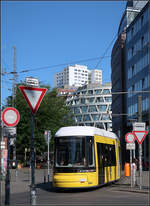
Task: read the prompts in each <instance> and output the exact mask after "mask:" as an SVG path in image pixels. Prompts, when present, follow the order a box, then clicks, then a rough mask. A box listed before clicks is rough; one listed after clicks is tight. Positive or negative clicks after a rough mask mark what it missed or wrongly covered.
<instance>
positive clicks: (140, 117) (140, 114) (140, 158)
mask: <svg viewBox="0 0 150 206" xmlns="http://www.w3.org/2000/svg"><path fill="white" fill-rule="evenodd" d="M141 105H142V96H138V122H142V113H141ZM139 172H140V174H139V175H140V190H141V189H142V144H139Z"/></svg>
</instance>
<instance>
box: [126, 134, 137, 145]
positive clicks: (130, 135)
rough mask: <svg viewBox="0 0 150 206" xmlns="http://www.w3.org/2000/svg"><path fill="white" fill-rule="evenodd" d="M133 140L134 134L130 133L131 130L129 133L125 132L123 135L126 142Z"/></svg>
mask: <svg viewBox="0 0 150 206" xmlns="http://www.w3.org/2000/svg"><path fill="white" fill-rule="evenodd" d="M134 140H135V136H134V134H132V133H131V132H130V133H127V134H126V135H125V141H126V142H127V143H133V142H134Z"/></svg>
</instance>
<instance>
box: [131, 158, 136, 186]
mask: <svg viewBox="0 0 150 206" xmlns="http://www.w3.org/2000/svg"><path fill="white" fill-rule="evenodd" d="M132 171H133V172H132V174H133V186H134V187H135V186H136V185H137V180H136V171H137V159H136V158H134V160H133V163H132Z"/></svg>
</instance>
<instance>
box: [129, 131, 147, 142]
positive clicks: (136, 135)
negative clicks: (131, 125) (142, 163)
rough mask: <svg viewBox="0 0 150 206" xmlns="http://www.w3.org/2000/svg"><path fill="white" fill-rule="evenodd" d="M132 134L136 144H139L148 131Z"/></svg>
mask: <svg viewBox="0 0 150 206" xmlns="http://www.w3.org/2000/svg"><path fill="white" fill-rule="evenodd" d="M132 133H133V134H134V136H135V138H136V140H137V141H138V143H139V144H141V143H142V142H143V140H144V138H145V137H146V135H147V134H148V131H133V132H132Z"/></svg>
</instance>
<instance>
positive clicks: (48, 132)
mask: <svg viewBox="0 0 150 206" xmlns="http://www.w3.org/2000/svg"><path fill="white" fill-rule="evenodd" d="M44 137H45V140H46V142H47V147H48V153H47V165H48V182H49V176H50V168H49V166H50V160H49V143H50V140H51V131H50V130H46V131H45V133H44Z"/></svg>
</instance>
